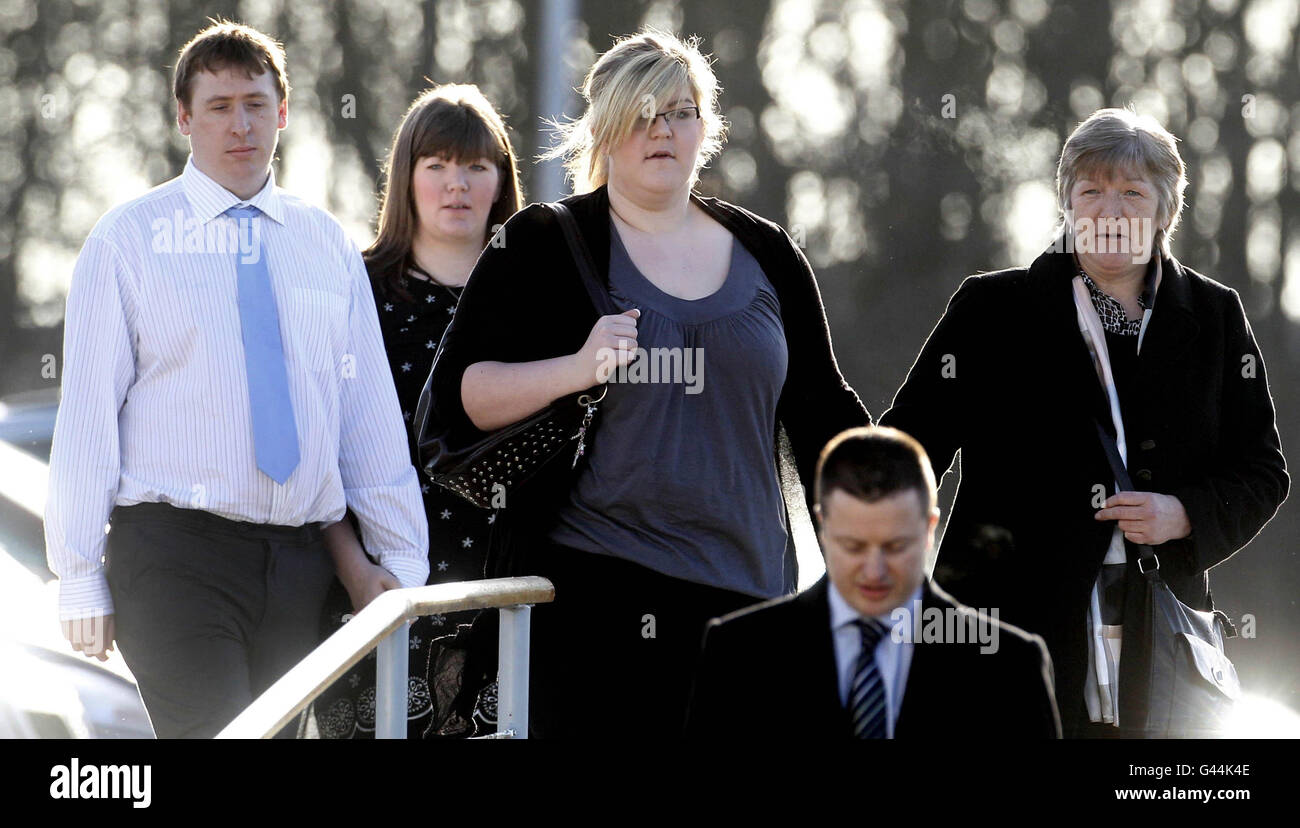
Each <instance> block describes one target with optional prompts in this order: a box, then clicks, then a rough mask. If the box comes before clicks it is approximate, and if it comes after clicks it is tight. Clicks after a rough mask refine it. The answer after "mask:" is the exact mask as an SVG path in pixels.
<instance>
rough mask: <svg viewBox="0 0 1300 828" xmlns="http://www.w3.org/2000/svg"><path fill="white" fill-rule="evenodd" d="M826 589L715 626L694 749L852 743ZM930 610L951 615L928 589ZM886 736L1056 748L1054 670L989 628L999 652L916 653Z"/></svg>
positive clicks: (1035, 647)
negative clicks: (778, 742)
mask: <svg viewBox="0 0 1300 828" xmlns="http://www.w3.org/2000/svg"><path fill="white" fill-rule="evenodd" d="M831 588H832V587H831V586H830V580H829V579H828V578H827V577H823V578H822V579H821V580H820V581H818V582H817V583H816V584H815V585H813V586H812V587H810V588H809V589H807V590H806V591H804V592H801V593H799V594H798V595H793V596H786V597H784V598H777V599H775V600H773V601H768V602H767V603H764V604H759V605H758V606H755V607H749V608H747V609H743V610H740V611H739V612H735V613H732V614H731V615H727V616H725V617H723V618H715V619H714V620H713V621H711V622H710V623H709V626H708V628H707V630H706V632H705V638H704V652H703V654H702V656H701V659H700V668H699V672H698V674H697V676H696V681H695V689H694V693H693V695H692V699H691V707H690V711H689V713H688V719H687V726H686V729H687V735H688V736H693V737H723V736H725V737H755V738H759V737H761V738H765V739H771V738H774V737H775V738H781V737H787V738H815V739H851V738H852V737H853V729H852V726H851V724H850V721H849V714H848V712H847V711H846V710H845V708H844V707H843V706H842V705H841V704H840V696H839V673H838V671H837V668H836V666H835V643H834V640H833V637H832V633H831V610H830V602H829V600H828V598H827V591H828V590H829V589H831ZM921 606H922V610H923V612H924V611H925V610H928V609H931V608H933V609H938V610H940V611H943V610H946V609H955V608H957V607H958V605H957V604H956V603H955V602H954V601H953V600H952V599H951V597H949V596H948V595H947V594H945V593H944V592H943V591H942V590H941V589H938V588H935V587H933V586H932V585H931V584H929V583H926V584H925V587H924V589H923V595H922V600H921ZM913 646H914V647H915V650H914V651H913V653H912V663H911V667H910V668H909V671H908V676H907V685H906V687H905V689H904V692H903V705H902V708H901V710H900V712H899V717H898V721H897V723H896V726H895V729H894V735H895V738H898V739H935V740H938V739H945V740H951V739H966V738H981V739H992V738H1007V737H1011V738H1016V737H1019V738H1056V737H1059V736H1060V720H1059V718H1058V716H1057V712H1056V703H1055V701H1054V699H1053V697H1052V690H1051V664H1050V661H1049V659H1048V655H1047V648H1046V646H1044V644H1043V641H1042V639H1040V638H1039V637H1038V636H1033V635H1028V634H1027V633H1024V632H1022V631H1021V630H1018V629H1016V628H1015V627H1012V626H1010V625H1008V624H1003V623H1001V622H998V649H997V650H996V651H995V652H991V653H987V654H982V653H981V652H980V645H979V644H978V643H962V644H956V643H916V644H914V645H913Z"/></svg>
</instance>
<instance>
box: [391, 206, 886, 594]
mask: <svg viewBox="0 0 1300 828" xmlns="http://www.w3.org/2000/svg"><path fill="white" fill-rule="evenodd" d="M692 201H693V202H694V203H695V204H696V205H697V206H699V207H700V208H701V209H703V210H704V211H705V212H707V213H708V214H709V215H710V216H712V217H713V218H714V219H715V220H717V221H718V222H719V223H720V224H722V225H723V226H724V227H726V228H727V230H729V231H730V232H731V233H732V235H733V236H735V238H736V240H737V241H738V242H740V243H741V244H742V245H744V246H745V248H746V249H747V250H748V251H749V252H750V253H751V254H752V255H753V256H754V258H755V259H756V260H757V261H758V263H759V265H761V266H762V268H763V272H764V274H765V275H766V276H767V278H768V280H769V281H770V282H771V284H772V287H773V288H774V289H775V290H776V294H777V298H778V300H779V301H780V304H781V322H782V325H783V327H784V331H785V339H786V346H787V349H788V355H789V361H788V363H787V364H788V368H787V372H786V379H785V385H784V387H783V388H782V391H781V395H780V398H779V399H778V402H777V409H776V416H777V422H776V423H773V430H774V432H776V433H777V434H778V445H780V443H781V441H780V439H779V435H780V427H781V426H784V431H785V433H786V435H788V438H789V449H788V450H787V457H788V458H789V459H790V461H791V462H790V465H791V466H792V467H793V468H792V469H791V471H790V473H789V474H788V475H783V480H782V489H783V493H784V497H785V502H786V506H787V508H789V507H791V506H793V505H794V502H793V501H794V500H795V498H797V497H798V496H799V486H798V484H799V483H802V484H803V487H804V490H805V492H804V493H803V496H805V497H807V498H809V501H805V503H806V505H808V506H809V507H810V506H811V503H810V499H811V495H812V491H813V474H814V471H815V469H816V465H817V457H818V455H819V454H820V452H821V450H822V448H823V447H824V446H825V445H826V443H827V442H829V440H830V439H831V438H832V437H834V436H835V435H836V434H838V433H839V432H840V431H842V430H844V429H846V428H850V427H852V426H858V425H867V424H869V423H870V422H871V417H870V415H869V414H868V413H867V410H866V409H865V408H864V407H863V405H862V402H861V401H860V400H859V399H858V396H857V394H855V393H854V391H853V389H852V388H850V387H849V385H848V383H846V382H845V381H844V377H843V376H842V375H841V374H840V371H839V367H838V366H837V365H836V362H835V356H834V353H833V352H832V350H831V340H830V331H829V329H828V327H827V324H826V314H825V311H824V309H823V307H822V301H821V295H820V293H819V291H818V289H817V282H816V279H815V278H814V276H813V271H812V268H811V267H810V266H809V265H808V261H807V260H806V259H805V258H804V256H803V253H802V252H801V251H800V250H799V248H798V247H796V246H795V244H794V242H793V241H792V240H791V239H790V237H789V236H788V235H787V234H786V233H785V231H784V230H782V229H781V227H779V226H778V225H776V224H774V223H773V222H771V221H768V220H766V219H763V218H760V217H758V216H756V215H754V214H753V213H750V212H748V211H746V210H744V209H742V208H740V207H736V206H734V205H732V204H728V203H726V202H724V201H720V200H718V199H713V198H698V197H695V196H692ZM564 203H565V204H567V205H568V206H569V209H570V210H571V211H572V212H573V216H574V218H575V220H576V221H577V223H578V228H579V231H580V232H581V234H582V237H583V238H584V240H585V241H586V244H587V247H588V248H589V250H590V251H591V255H592V258H593V259H594V262H595V268H596V271H597V273H598V275H599V276H600V278H601V279H602V280H604V282H605V284H606V285H607V286H608V283H609V246H610V227H609V225H610V213H609V195H608V192H607V190H606V188H604V187H601V188H599V189H597V190H595V191H593V192H591V193H586V194H583V195H578V196H571V197H569V198H566V199H564ZM597 318H598V314H597V312H596V309H595V307H594V306H593V305H592V303H591V299H590V298H589V297H588V295H587V293H586V291H585V290H584V288H583V286H582V281H581V279H580V277H579V275H578V271H577V266H576V264H575V263H574V261H573V258H572V256H571V255H570V252H569V248H568V247H567V245H566V243H565V240H564V235H563V233H562V231H561V229H560V227H559V226H558V224H557V223H556V219H555V217H554V214H553V213H552V212H551V211H550V210H547V209H544V208H543V207H541V206H540V205H529V206H528V207H526V208H524V209H523V210H521V211H519V212H518V213H516V214H515V215H514V216H513V217H512V218H511V219H510V220H509V221H508V222H506V224H505V226H504V228H503V229H502V230H501V232H500V234H499V235H498V236H497V237H496V238H495V239H493V241H492V242H491V243H490V244H489V245H488V247H487V248H486V249H485V250H484V251H483V254H482V256H480V258H479V260H478V263H477V264H476V265H475V267H474V270H473V272H472V273H471V274H470V277H469V281H468V283H467V284H466V285H465V291H464V293H463V295H462V296H461V299H460V303H459V305H458V307H457V310H456V315H455V318H454V319H453V320H452V323H451V326H450V327H449V328H448V329H447V332H446V334H445V335H444V337H443V340H442V343H441V345H440V346H439V350H438V356H437V358H436V360H435V363H434V367H433V371H432V373H431V374H430V377H429V381H428V383H427V386H426V389H425V394H424V395H423V396H424V399H422V400H421V406H420V409H421V410H420V411H419V412H417V415H416V423H415V427H416V428H417V429H420V430H421V431H422V432H423V433H426V434H427V433H433V432H439V433H441V434H444V435H446V439H447V441H448V443H449V444H451V445H452V446H455V447H461V446H468V445H472V444H473V443H476V442H478V441H479V440H482V439H483V438H484V437H485V436H486V435H485V433H484V432H482V431H479V430H478V429H477V428H475V427H474V425H473V423H471V422H470V420H469V418H468V416H466V414H465V409H464V406H463V404H462V402H461V396H460V383H461V377H462V376H463V375H464V373H465V369H466V368H467V367H469V366H470V365H472V364H474V363H476V362H481V361H500V362H528V361H533V360H541V359H550V358H553V357H558V356H564V355H567V354H572V353H574V352H576V351H578V350H579V349H580V348H581V347H582V345H583V344H584V343H585V342H586V340H587V335H588V334H589V333H590V332H591V328H592V326H593V325H594V324H595V323H596V319H597ZM588 445H589V446H590V450H591V451H599V450H600V423H599V415H597V421H596V425H595V428H594V434H593V436H592V437H591V438H590V439H589V440H588ZM426 459H427V458H421V461H424V460H426ZM569 466H570V464H569V463H568V462H567V461H562V462H556V463H553V464H552V467H553V468H551V469H549V470H548V473H547V475H546V476H545V479H544V480H539V481H537V482H530V484H529V487H528V490H527V494H526V495H525V494H521V495H520V496H519V497H518V500H519V501H520V506H519V507H518V508H515V506H514V505H513V504H507V505H508V507H509V508H508V509H507V510H506V511H507V512H508V513H509V515H508V518H509V519H508V520H505V521H500V520H499V521H497V524H496V525H494V530H495V531H494V534H493V540H492V547H493V549H492V558H493V560H492V562H490V563H489V574H490V575H506V574H520V573H522V572H524V571H525V570H526V569H527V566H526V564H525V563H521V562H520V557H519V556H520V554H522V552H523V551H526V550H527V548H529V547H530V546H532V545H535V544H536V543H537V542H538V538H539V537H540V536H541V534H542V533H544V532H545V530H546V529H547V528H548V524H547V521H548V520H549V518H550V517H551V515H553V513H554V510H555V508H556V507H557V506H558V505H559V501H560V499H561V498H562V497H564V496H565V494H566V493H567V492H568V490H569V487H570V486H571V485H572V478H573V475H572V474H571V473H569V472H568V469H569ZM580 470H581V465H579V471H580ZM795 470H797V475H796V474H795ZM796 477H797V479H795V478H796ZM810 511H811V509H810ZM787 559H788V561H787V563H788V566H787V572H788V573H790V575H791V582H790V583H789V584H788V587H789V589H790V590H791V591H792V590H793V588H794V580H793V577H794V573H795V568H794V565H793V564H794V547H793V544H789V545H788V547H787Z"/></svg>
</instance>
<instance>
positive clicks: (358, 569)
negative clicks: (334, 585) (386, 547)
mask: <svg viewBox="0 0 1300 828" xmlns="http://www.w3.org/2000/svg"><path fill="white" fill-rule="evenodd" d="M339 580H340V581H342V582H343V586H344V587H346V588H347V591H348V597H349V598H351V599H352V611H353V612H361V611H362V610H363V609H365V608H366V605H367V604H369V603H370V602H371V601H373V600H375V599H376V598H378V597H379V595H380V594H381V593H384V592H387V591H388V590H390V589H401V587H402V584H401V582H399V581H398V580H397V578H395V577H393V573H391V572H389V571H388V570H387V569H384V568H383V567H382V566H380V565H379V564H372V563H371V562H370V561H362V562H359V563H356V564H354V565H353V566H350V567H348V568H347V569H346V571H340V572H339Z"/></svg>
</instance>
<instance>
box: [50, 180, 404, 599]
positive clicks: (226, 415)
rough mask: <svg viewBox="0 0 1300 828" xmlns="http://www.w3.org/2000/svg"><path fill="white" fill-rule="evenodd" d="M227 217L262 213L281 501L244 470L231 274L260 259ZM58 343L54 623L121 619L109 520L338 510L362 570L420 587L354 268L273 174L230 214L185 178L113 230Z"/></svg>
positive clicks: (398, 427)
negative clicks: (137, 511) (350, 518)
mask: <svg viewBox="0 0 1300 828" xmlns="http://www.w3.org/2000/svg"><path fill="white" fill-rule="evenodd" d="M239 204H251V205H253V206H255V207H257V208H258V209H259V210H261V211H262V213H263V215H261V216H259V217H258V219H256V221H255V222H254V223H255V224H256V226H257V235H260V243H261V244H262V245H264V247H265V251H266V260H267V266H268V269H269V271H270V274H271V281H272V288H273V290H274V293H275V301H276V306H277V308H278V310H279V318H280V337H281V341H282V342H283V346H284V355H285V365H286V369H287V372H288V378H289V396H290V399H291V400H292V402H293V412H294V418H295V421H296V424H297V428H298V447H299V454H300V456H301V460H300V462H299V464H298V466H297V468H295V469H294V471H293V473H292V474H291V475H290V476H289V479H288V480H287V481H285V484H284V485H283V486H281V485H279V484H277V483H276V482H275V481H274V480H272V479H271V478H269V477H267V476H266V475H265V474H263V473H262V472H261V471H259V470H258V468H257V460H256V458H255V456H254V452H253V431H252V417H251V415H250V412H249V407H248V385H247V372H246V370H245V366H244V348H243V340H242V337H241V329H240V318H239V309H238V306H237V304H236V257H237V256H239V255H241V254H240V253H239V252H238V247H239V245H240V244H242V245H244V249H245V250H246V251H254V252H255V251H256V250H257V247H256V245H257V243H258V241H259V239H258V238H257V237H256V236H253V237H251V238H250V237H249V236H248V235H247V233H246V232H244V233H243V234H239V233H236V223H235V221H234V220H233V219H231V218H229V217H222V213H224V212H225V211H226V210H227V209H229V208H230V207H233V206H236V205H239ZM243 230H244V231H247V230H248V226H247V224H246V225H245V227H244V228H243ZM232 241H233V242H234V243H233V244H232ZM64 325H65V327H64V342H63V383H62V385H63V388H62V401H61V403H60V405H59V413H58V419H57V420H56V422H55V427H54V445H53V450H52V452H51V455H50V488H49V498H48V502H47V504H46V511H45V539H46V546H47V555H48V559H49V565H50V569H51V570H53V571H54V573H55V574H56V575H58V576H59V580H60V585H59V586H60V589H59V615H60V618H61V619H68V618H77V617H85V616H88V615H92V614H98V613H101V612H103V613H108V612H112V611H113V605H112V600H111V598H110V597H109V593H108V584H107V582H106V580H105V578H104V568H103V560H102V559H103V554H104V544H105V527H106V524H107V522H108V518H109V514H110V513H111V511H112V509H113V506H114V505H115V504H117V505H129V504H133V503H147V502H163V503H170V504H172V505H173V506H177V507H181V508H190V509H201V510H203V511H207V512H211V513H213V514H216V515H220V516H222V517H225V518H229V519H232V520H240V521H248V522H252V523H266V524H277V525H282V526H301V525H303V524H306V523H326V524H328V523H333V522H335V521H338V520H340V519H342V517H343V515H344V513H345V504H346V507H348V508H351V509H352V511H353V513H355V514H356V516H357V518H358V520H359V522H360V526H361V535H362V540H363V542H364V544H365V547H366V549H367V551H368V552H369V553H370V554H371V555H374V556H376V557H378V558H379V561H380V563H381V564H382V565H383V566H385V567H386V568H387V569H388V570H389V571H391V572H392V573H393V575H394V576H396V577H397V579H398V580H399V581H400V582H401V583H402V586H408V587H409V586H422V585H423V584H424V582H425V580H426V578H427V577H428V570H429V561H428V524H427V522H426V518H425V515H424V508H423V504H422V501H421V497H420V485H419V478H418V477H417V475H416V471H415V468H414V467H413V466H412V465H411V460H410V453H409V450H408V448H407V441H406V431H405V424H404V422H403V420H402V414H401V410H400V408H399V405H398V402H397V392H396V390H395V389H394V387H393V379H392V374H391V372H390V371H389V368H388V361H387V359H386V357H385V354H384V345H383V339H382V337H381V335H380V331H379V318H378V314H377V313H376V310H375V302H374V298H373V294H372V293H371V288H370V281H369V278H368V277H367V275H366V269H365V265H364V264H363V262H362V260H361V255H360V254H359V253H358V252H357V249H356V246H355V245H353V244H352V242H351V241H350V240H349V239H348V238H347V236H346V234H345V233H344V231H343V228H342V227H341V226H340V225H339V223H338V221H337V220H336V219H335V218H334V217H333V216H331V215H330V214H329V213H327V212H325V211H324V210H321V209H319V208H316V207H313V206H311V205H309V204H306V203H305V202H303V201H301V200H300V199H297V198H295V197H293V196H292V195H289V194H288V193H286V192H284V191H283V190H280V189H279V188H277V187H276V186H275V176H274V173H272V175H271V176H270V177H269V178H268V180H267V182H266V186H264V187H263V188H262V190H261V192H259V193H258V194H257V195H256V196H254V197H253V198H251V199H249V200H248V201H247V202H241V200H240V199H239V198H238V197H236V196H235V195H234V194H233V193H231V192H229V191H228V190H226V189H225V188H223V187H222V186H221V185H219V184H217V183H216V182H215V181H213V180H212V179H211V178H209V177H208V176H207V175H205V174H203V173H202V172H201V171H199V169H198V168H197V167H195V166H194V160H193V158H191V159H190V160H189V162H188V163H187V164H186V165H185V171H184V172H183V173H182V174H181V175H180V176H179V177H178V178H174V179H172V180H171V181H168V182H167V183H165V184H162V185H160V186H158V187H155V188H154V189H152V190H150V191H149V192H148V193H145V194H144V195H142V196H140V197H139V198H136V199H134V200H132V201H129V202H127V203H125V204H122V205H119V206H118V207H116V208H114V209H113V210H111V211H109V212H108V213H107V214H105V215H104V216H103V217H102V218H101V219H100V220H99V222H98V223H96V225H95V227H94V229H93V230H91V232H90V236H89V238H87V239H86V243H85V246H84V247H82V250H81V254H80V255H79V256H78V258H77V264H76V268H75V269H74V271H73V274H72V285H71V288H70V289H69V291H68V304H67V312H66V314H65V321H64ZM322 554H324V553H323V552H322Z"/></svg>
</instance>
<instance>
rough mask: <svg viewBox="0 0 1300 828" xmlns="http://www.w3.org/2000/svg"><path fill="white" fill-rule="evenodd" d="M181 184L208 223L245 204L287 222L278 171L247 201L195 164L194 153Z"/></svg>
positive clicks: (195, 212) (191, 203)
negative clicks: (279, 189) (276, 180)
mask: <svg viewBox="0 0 1300 828" xmlns="http://www.w3.org/2000/svg"><path fill="white" fill-rule="evenodd" d="M181 185H182V186H183V187H184V189H185V197H186V198H188V199H189V202H190V206H191V207H193V208H194V214H195V215H196V216H198V218H199V220H200V221H202V222H204V223H205V224H206V223H207V222H209V221H211V220H212V219H214V218H216V217H217V216H219V215H221V214H222V213H224V212H226V211H227V210H229V209H230V208H231V207H235V206H237V205H245V204H249V205H252V206H253V207H256V208H257V209H258V210H261V211H262V213H263V214H264V215H266V216H268V217H270V218H271V219H273V220H275V222H276V223H277V224H284V204H283V202H282V201H281V199H280V193H279V191H278V190H277V188H276V186H275V170H270V171H269V174H268V175H267V177H266V184H264V185H263V186H262V189H261V190H259V191H258V193H257V195H255V196H253V197H252V198H250V199H248V200H246V201H245V200H242V199H240V198H239V196H237V195H235V194H234V193H232V192H230V191H229V190H227V189H226V188H225V187H222V186H221V185H220V184H218V183H217V182H216V181H214V180H212V178H210V177H209V176H208V175H207V174H206V173H204V172H203V171H202V170H200V169H199V168H198V167H197V166H195V165H194V156H193V155H191V156H190V157H189V160H188V161H186V162H185V171H184V172H182V173H181Z"/></svg>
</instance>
